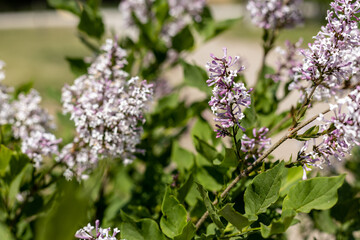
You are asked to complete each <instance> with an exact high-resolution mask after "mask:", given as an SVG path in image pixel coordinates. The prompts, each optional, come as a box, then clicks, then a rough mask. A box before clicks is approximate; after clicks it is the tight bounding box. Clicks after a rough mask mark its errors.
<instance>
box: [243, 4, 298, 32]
mask: <svg viewBox="0 0 360 240" xmlns="http://www.w3.org/2000/svg"><path fill="white" fill-rule="evenodd" d="M302 2H303V1H302V0H249V2H248V4H247V6H246V8H247V10H248V11H249V12H250V15H251V19H252V22H253V23H254V24H255V25H256V26H258V27H260V28H264V29H272V30H275V29H282V28H293V27H295V26H297V25H299V24H301V23H302V22H303V17H302V14H301V13H300V10H299V5H300V4H301V3H302Z"/></svg>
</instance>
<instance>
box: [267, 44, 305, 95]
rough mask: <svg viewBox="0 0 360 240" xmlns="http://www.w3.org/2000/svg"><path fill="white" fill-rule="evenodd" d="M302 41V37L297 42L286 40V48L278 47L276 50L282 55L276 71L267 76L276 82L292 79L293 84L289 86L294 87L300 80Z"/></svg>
mask: <svg viewBox="0 0 360 240" xmlns="http://www.w3.org/2000/svg"><path fill="white" fill-rule="evenodd" d="M302 42H303V40H302V39H299V41H297V42H296V43H291V42H290V41H288V40H287V41H286V42H285V49H283V48H280V47H277V48H276V49H275V50H276V51H277V52H278V53H279V55H280V57H279V60H278V62H277V69H276V72H275V73H274V74H269V75H267V76H266V77H267V78H271V79H272V80H273V81H274V82H278V81H283V82H285V81H292V84H291V85H292V86H291V87H289V88H290V89H292V88H294V87H295V86H293V85H295V84H296V83H297V82H298V77H299V76H298V74H297V73H298V69H299V68H300V67H301V66H302V59H301V58H300V54H301V53H300V51H301V50H302V49H301V48H300V46H301V44H302ZM294 83H295V84H294Z"/></svg>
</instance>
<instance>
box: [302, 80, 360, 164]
mask: <svg viewBox="0 0 360 240" xmlns="http://www.w3.org/2000/svg"><path fill="white" fill-rule="evenodd" d="M337 103H338V105H337V106H336V107H332V109H333V112H334V116H333V117H332V118H331V119H329V120H326V119H325V118H324V117H323V116H322V118H319V120H322V121H324V125H322V126H321V129H320V131H326V132H325V133H326V134H325V135H324V136H323V137H322V141H321V142H320V143H317V141H316V140H315V139H314V140H313V147H312V151H309V152H306V150H307V148H308V145H309V142H308V141H307V142H306V143H305V144H304V147H303V148H302V149H301V150H300V152H299V155H298V161H300V162H301V163H302V164H303V165H311V166H316V167H322V166H323V165H324V164H331V159H336V160H339V161H341V160H342V159H344V158H345V157H346V155H347V154H350V152H351V149H352V148H353V147H354V146H356V145H357V146H360V86H358V87H357V88H356V89H355V90H353V91H352V92H350V94H349V95H347V96H346V97H344V98H341V99H338V100H337Z"/></svg>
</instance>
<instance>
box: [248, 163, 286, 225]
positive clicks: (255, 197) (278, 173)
mask: <svg viewBox="0 0 360 240" xmlns="http://www.w3.org/2000/svg"><path fill="white" fill-rule="evenodd" d="M283 169H284V162H281V163H279V164H278V165H276V166H275V167H274V168H272V169H270V170H268V171H266V172H263V173H261V174H259V175H257V176H256V177H255V178H254V179H253V181H252V183H251V184H250V185H249V186H248V187H247V188H246V190H245V195H244V202H245V213H246V216H248V218H249V220H250V221H252V220H256V219H257V215H258V214H260V213H264V212H265V211H266V209H267V208H268V207H269V206H270V205H271V204H273V203H274V202H276V200H277V199H278V198H279V190H280V186H281V178H282V171H283Z"/></svg>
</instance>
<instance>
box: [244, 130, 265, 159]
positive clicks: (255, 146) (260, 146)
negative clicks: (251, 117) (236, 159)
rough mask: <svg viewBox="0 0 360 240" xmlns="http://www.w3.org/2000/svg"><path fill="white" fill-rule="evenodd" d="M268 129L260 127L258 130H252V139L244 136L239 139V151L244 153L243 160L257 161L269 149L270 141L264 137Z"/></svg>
mask: <svg viewBox="0 0 360 240" xmlns="http://www.w3.org/2000/svg"><path fill="white" fill-rule="evenodd" d="M268 132H269V129H268V128H266V127H262V128H260V129H259V130H256V128H254V129H253V131H252V133H253V138H249V137H248V136H247V135H246V134H244V135H243V136H242V139H241V151H243V152H245V153H246V156H245V159H246V160H247V159H249V158H252V159H254V160H256V159H258V158H259V157H260V156H261V155H262V154H263V152H264V151H265V150H266V149H267V148H269V146H270V144H271V139H270V138H267V137H266V134H267V133H268Z"/></svg>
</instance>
